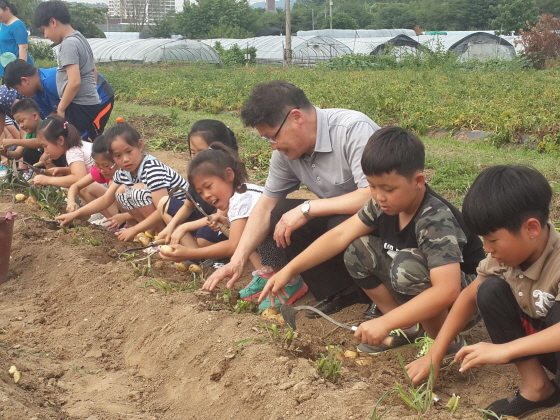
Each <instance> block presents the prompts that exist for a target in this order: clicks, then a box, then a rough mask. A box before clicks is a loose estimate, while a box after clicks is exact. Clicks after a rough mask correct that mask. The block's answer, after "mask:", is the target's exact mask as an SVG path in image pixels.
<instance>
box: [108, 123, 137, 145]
mask: <svg viewBox="0 0 560 420" xmlns="http://www.w3.org/2000/svg"><path fill="white" fill-rule="evenodd" d="M117 137H120V138H122V139H123V140H124V141H125V142H126V143H127V144H128V145H130V146H132V147H140V139H141V138H142V137H141V136H140V133H139V132H138V130H136V129H135V128H134V127H132V126H131V125H130V124H128V123H125V122H122V123H118V124H115V125H114V126H112V127H111V128H110V129H109V130H107V131H106V132H105V143H106V144H107V151H108V152H109V153H112V151H111V144H112V143H113V142H114V141H115V140H116V139H117Z"/></svg>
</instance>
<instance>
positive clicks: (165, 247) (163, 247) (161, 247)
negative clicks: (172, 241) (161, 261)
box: [159, 245, 175, 252]
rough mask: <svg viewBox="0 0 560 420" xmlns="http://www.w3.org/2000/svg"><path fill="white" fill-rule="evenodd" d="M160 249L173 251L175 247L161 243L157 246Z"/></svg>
mask: <svg viewBox="0 0 560 420" xmlns="http://www.w3.org/2000/svg"><path fill="white" fill-rule="evenodd" d="M159 249H160V251H164V252H173V251H175V249H174V248H173V247H172V246H170V245H162V246H160V247H159Z"/></svg>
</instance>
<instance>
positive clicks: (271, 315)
mask: <svg viewBox="0 0 560 420" xmlns="http://www.w3.org/2000/svg"><path fill="white" fill-rule="evenodd" d="M276 315H278V309H276V308H273V307H272V306H269V307H268V308H266V309H265V310H264V311H262V314H261V316H262V317H263V318H266V319H273V320H276Z"/></svg>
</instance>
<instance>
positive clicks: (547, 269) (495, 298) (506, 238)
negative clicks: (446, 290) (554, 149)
mask: <svg viewBox="0 0 560 420" xmlns="http://www.w3.org/2000/svg"><path fill="white" fill-rule="evenodd" d="M551 198H552V189H551V188H550V185H549V183H548V182H547V180H546V179H545V178H544V177H543V176H542V175H541V174H540V173H539V172H538V171H537V170H535V169H532V168H528V167H524V166H517V165H508V166H494V167H491V168H488V169H486V170H485V171H483V172H482V173H481V174H480V175H479V176H478V177H477V178H476V180H475V181H474V183H473V184H472V186H471V188H470V189H469V191H468V193H467V195H466V196H465V201H464V203H463V214H464V217H465V224H466V225H467V226H468V227H469V228H470V229H471V231H472V232H474V233H476V234H478V235H481V236H482V239H483V241H484V249H485V251H486V252H488V254H489V255H488V256H487V257H486V259H485V260H483V261H482V262H481V263H480V265H479V266H478V270H477V272H478V277H477V278H476V279H475V280H474V281H473V282H472V283H471V285H470V286H469V287H467V288H466V289H465V290H463V292H461V295H460V296H459V298H458V299H457V301H456V302H455V305H453V308H452V309H451V312H450V314H449V316H448V318H447V320H446V321H445V323H444V325H443V327H442V328H441V331H440V333H439V334H438V336H437V339H436V340H435V342H434V344H433V345H432V348H431V349H430V351H429V352H428V353H427V354H426V356H424V357H423V358H421V359H419V360H417V361H415V362H414V363H411V364H410V365H408V366H407V367H406V368H407V371H408V373H409V375H410V378H411V379H412V380H413V381H414V383H419V382H421V381H422V380H423V379H424V378H426V377H427V376H428V375H429V372H430V365H431V364H433V367H434V372H435V373H436V374H437V373H438V372H439V368H440V366H441V363H442V360H443V353H444V352H445V350H442V349H445V347H446V346H447V344H448V343H449V342H450V341H451V340H453V337H454V336H455V335H456V334H457V332H458V331H461V329H462V328H463V326H464V325H465V324H466V323H467V321H468V319H469V318H470V317H471V316H472V314H474V313H476V312H477V308H478V310H479V311H480V313H481V314H482V318H483V319H484V323H485V325H486V329H487V330H488V334H489V335H490V338H491V340H492V342H493V343H494V344H487V343H480V344H477V345H474V346H470V347H465V348H463V349H462V350H461V351H460V352H459V353H458V354H457V355H456V357H455V360H457V361H459V360H463V365H462V367H461V369H460V371H461V372H464V371H466V370H467V369H469V368H471V367H476V366H482V365H484V364H486V363H508V362H513V363H514V364H515V366H516V367H517V369H518V370H519V373H520V375H521V379H522V381H523V387H522V388H521V389H520V390H518V391H517V392H515V394H514V395H513V396H510V397H508V398H504V399H501V400H498V401H495V402H494V403H492V404H490V406H489V407H487V410H492V411H493V412H494V413H495V414H496V417H500V418H501V416H515V417H522V416H523V415H525V414H527V413H528V412H532V411H535V410H538V409H542V408H547V407H553V406H556V405H558V404H560V390H559V389H558V381H559V380H560V365H559V364H558V362H559V361H560V358H559V356H560V344H559V341H558V332H557V331H558V325H559V324H560V306H559V305H558V302H557V300H558V299H559V294H560V290H559V285H560V234H559V233H558V232H556V230H555V228H554V226H553V225H552V224H551V223H550V222H548V215H549V206H550V201H551ZM538 331H540V332H538ZM537 332H538V333H537ZM535 333H536V334H535ZM532 334H534V335H532ZM543 367H545V368H546V369H548V370H549V371H551V372H552V373H553V374H555V375H556V378H555V380H553V381H550V380H549V379H548V376H547V374H546V371H545V370H544V368H543Z"/></svg>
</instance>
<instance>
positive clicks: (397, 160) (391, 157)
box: [362, 126, 426, 179]
mask: <svg viewBox="0 0 560 420" xmlns="http://www.w3.org/2000/svg"><path fill="white" fill-rule="evenodd" d="M425 157H426V154H425V151H424V144H423V143H422V140H420V138H419V137H418V136H417V135H416V134H414V133H412V132H411V131H408V130H405V129H403V128H400V127H395V126H388V127H383V128H380V129H379V130H377V131H376V132H375V133H373V134H372V136H371V137H370V138H369V140H368V142H367V144H366V147H364V152H363V154H362V170H363V171H364V174H366V175H382V174H388V173H391V172H393V171H395V172H396V173H397V174H399V175H402V176H404V177H406V178H409V179H410V178H411V177H412V176H413V175H414V173H415V172H416V171H422V170H424V160H425Z"/></svg>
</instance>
